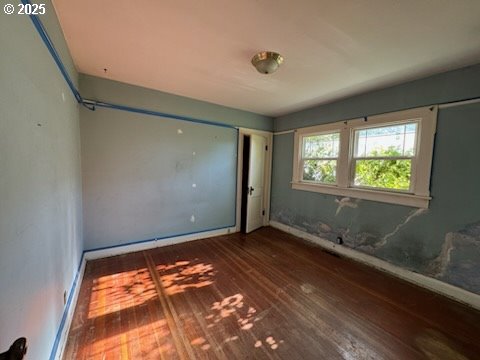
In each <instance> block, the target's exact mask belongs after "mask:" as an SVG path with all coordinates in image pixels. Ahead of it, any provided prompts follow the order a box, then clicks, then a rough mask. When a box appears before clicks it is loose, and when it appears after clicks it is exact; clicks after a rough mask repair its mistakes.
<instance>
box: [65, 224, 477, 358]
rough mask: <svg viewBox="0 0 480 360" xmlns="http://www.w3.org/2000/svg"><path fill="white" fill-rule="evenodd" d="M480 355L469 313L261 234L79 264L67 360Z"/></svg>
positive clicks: (271, 232)
mask: <svg viewBox="0 0 480 360" xmlns="http://www.w3.org/2000/svg"><path fill="white" fill-rule="evenodd" d="M478 354H480V313H479V312H478V311H476V310H474V309H471V308H468V307H466V306H464V305H462V304H459V303H456V302H454V301H452V300H449V299H446V298H444V297H442V296H439V295H438V294H434V293H432V292H430V291H427V290H425V289H422V288H419V287H417V286H414V285H412V284H409V283H406V282H404V281H401V280H399V279H396V278H393V277H391V276H389V275H387V274H385V273H382V272H380V271H377V270H375V269H372V268H369V267H366V266H365V265H362V264H359V263H356V262H353V261H350V260H347V259H344V258H340V257H337V256H333V255H331V254H328V253H326V252H325V251H323V250H322V249H320V248H318V247H316V246H313V245H311V244H309V243H306V242H304V241H303V240H300V239H298V238H295V237H294V236H291V235H289V234H286V233H283V232H281V231H278V230H275V229H272V228H263V229H260V230H258V231H255V232H253V233H252V234H249V235H244V234H232V235H228V236H221V237H217V238H212V239H205V240H199V241H193V242H189V243H184V244H178V245H173V246H167V247H162V248H156V249H152V250H148V251H143V252H138V253H132V254H127V255H122V256H117V257H111V258H107V259H100V260H95V261H90V262H88V263H87V267H86V270H85V275H84V279H83V281H82V284H81V288H80V292H79V300H78V303H77V307H76V309H75V313H74V319H73V321H72V326H71V329H70V333H69V337H68V342H67V346H66V349H65V352H64V359H69V360H70V359H102V360H104V359H127V360H129V359H478V358H479V356H478Z"/></svg>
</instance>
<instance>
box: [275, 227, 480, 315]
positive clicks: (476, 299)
mask: <svg viewBox="0 0 480 360" xmlns="http://www.w3.org/2000/svg"><path fill="white" fill-rule="evenodd" d="M270 226H271V227H274V228H276V229H279V230H282V231H284V232H286V233H289V234H292V235H294V236H297V237H299V238H302V239H305V240H308V241H310V242H313V243H315V244H317V245H319V246H321V247H323V248H325V249H327V250H329V251H332V252H335V253H337V254H339V255H342V256H345V257H347V258H350V259H352V260H355V261H358V262H361V263H363V264H366V265H369V266H372V267H374V268H376V269H379V270H381V271H385V272H387V273H389V274H392V275H394V276H396V277H399V278H401V279H403V280H406V281H408V282H411V283H413V284H416V285H419V286H421V287H424V288H426V289H429V290H431V291H434V292H436V293H439V294H441V295H444V296H446V297H448V298H451V299H453V300H455V301H458V302H461V303H464V304H465V305H468V306H471V307H473V308H476V309H478V310H480V295H477V294H474V293H472V292H469V291H467V290H464V289H461V288H459V287H456V286H453V285H450V284H447V283H445V282H443V281H440V280H437V279H434V278H431V277H428V276H425V275H422V274H419V273H415V272H413V271H410V270H406V269H403V268H401V267H399V266H396V265H392V264H390V263H388V262H386V261H384V260H381V259H378V258H376V257H374V256H371V255H367V254H364V253H361V252H359V251H357V250H353V249H350V248H348V247H345V246H342V245H337V244H335V243H333V242H331V241H328V240H325V239H322V238H321V237H318V236H316V235H312V234H309V233H307V232H305V231H302V230H298V229H296V228H294V227H291V226H288V225H285V224H282V223H279V222H277V221H272V220H270Z"/></svg>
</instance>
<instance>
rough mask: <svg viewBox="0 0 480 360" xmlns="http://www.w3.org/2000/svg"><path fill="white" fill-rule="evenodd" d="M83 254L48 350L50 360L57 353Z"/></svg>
mask: <svg viewBox="0 0 480 360" xmlns="http://www.w3.org/2000/svg"><path fill="white" fill-rule="evenodd" d="M84 255H85V251H84V252H83V253H82V256H81V258H80V264H79V265H78V268H77V274H76V275H75V279H74V280H73V284H72V287H71V288H70V294H69V295H68V300H67V304H66V305H65V309H64V310H63V315H62V320H61V321H60V325H59V327H58V330H57V335H56V336H55V341H54V342H53V347H52V351H51V352H50V358H49V359H50V360H55V356H56V355H57V350H58V344H59V343H60V338H61V337H62V331H63V328H64V326H65V322H66V320H67V316H68V313H69V310H70V306H71V305H72V300H73V293H74V292H75V288H76V287H77V283H78V280H79V279H78V278H79V276H80V269H81V268H82V264H83V257H84Z"/></svg>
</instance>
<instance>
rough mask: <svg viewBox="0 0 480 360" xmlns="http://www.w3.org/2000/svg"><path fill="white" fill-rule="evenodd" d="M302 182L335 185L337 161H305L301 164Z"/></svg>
mask: <svg viewBox="0 0 480 360" xmlns="http://www.w3.org/2000/svg"><path fill="white" fill-rule="evenodd" d="M303 180H307V181H315V182H320V183H324V184H335V182H336V181H337V160H305V161H304V162H303Z"/></svg>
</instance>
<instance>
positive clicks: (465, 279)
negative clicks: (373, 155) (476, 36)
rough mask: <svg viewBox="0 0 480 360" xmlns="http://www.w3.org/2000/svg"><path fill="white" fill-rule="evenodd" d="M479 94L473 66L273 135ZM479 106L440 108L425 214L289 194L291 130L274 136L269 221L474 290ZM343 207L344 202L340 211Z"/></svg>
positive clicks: (278, 124) (323, 109)
mask: <svg viewBox="0 0 480 360" xmlns="http://www.w3.org/2000/svg"><path fill="white" fill-rule="evenodd" d="M479 95H480V65H477V66H473V67H469V68H465V69H460V70H457V71H453V72H449V73H445V74H440V75H436V76H433V77H430V78H426V79H423V80H418V81H415V82H411V83H407V84H403V85H399V86H397V87H393V88H389V89H385V90H381V91H376V92H372V93H368V94H364V95H361V96H357V97H354V98H350V99H345V100H342V101H339V102H336V103H332V104H328V105H324V106H320V107H316V108H312V109H309V110H305V111H302V112H299V113H296V114H291V115H288V116H285V117H281V118H278V119H276V120H275V128H276V129H277V130H284V129H288V128H289V129H292V128H297V127H302V126H307V125H313V124H320V123H325V122H331V121H338V120H342V119H348V118H355V117H360V116H365V115H370V114H377V113H381V112H386V111H395V110H399V109H402V108H408V107H413V106H420V105H426V104H434V103H440V102H443V101H453V100H456V99H462V98H468V97H475V96H479ZM479 134H480V104H478V103H477V104H471V105H464V106H458V107H452V108H448V109H441V110H439V115H438V125H437V135H436V141H435V150H434V159H433V169H432V176H431V195H432V197H433V200H432V201H431V202H430V207H429V209H428V210H426V211H422V210H419V209H414V208H410V207H405V206H396V205H391V204H384V203H379V202H373V201H367V200H358V199H353V198H352V199H350V200H347V199H344V200H343V202H340V200H342V198H341V197H336V196H331V195H324V194H318V193H312V192H306V191H298V190H292V189H291V186H290V181H291V178H292V162H293V137H294V136H293V133H288V134H284V135H276V136H275V138H274V147H273V148H274V154H273V156H274V158H273V180H272V197H271V219H272V220H275V221H278V222H281V223H284V224H287V225H290V226H293V227H295V228H298V229H300V230H303V231H306V232H308V233H311V234H315V235H318V236H320V237H322V238H325V239H328V240H330V241H335V239H336V237H337V236H339V235H340V236H342V237H343V239H344V241H345V246H348V247H350V248H353V249H356V250H358V251H361V252H364V253H367V254H371V255H373V256H375V257H378V258H380V259H383V260H387V261H389V262H390V263H393V264H395V265H398V266H401V267H403V268H406V269H409V270H412V271H415V272H419V273H422V274H425V275H427V276H431V277H435V278H438V279H440V280H442V281H445V282H447V283H450V284H453V285H456V286H459V287H462V288H464V289H466V290H469V291H472V292H476V293H480V280H479V276H478V274H479V273H480V187H479V185H478V184H479V180H478V179H480V166H479V160H478V158H479V155H480V141H479ZM342 204H347V205H346V206H342Z"/></svg>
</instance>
